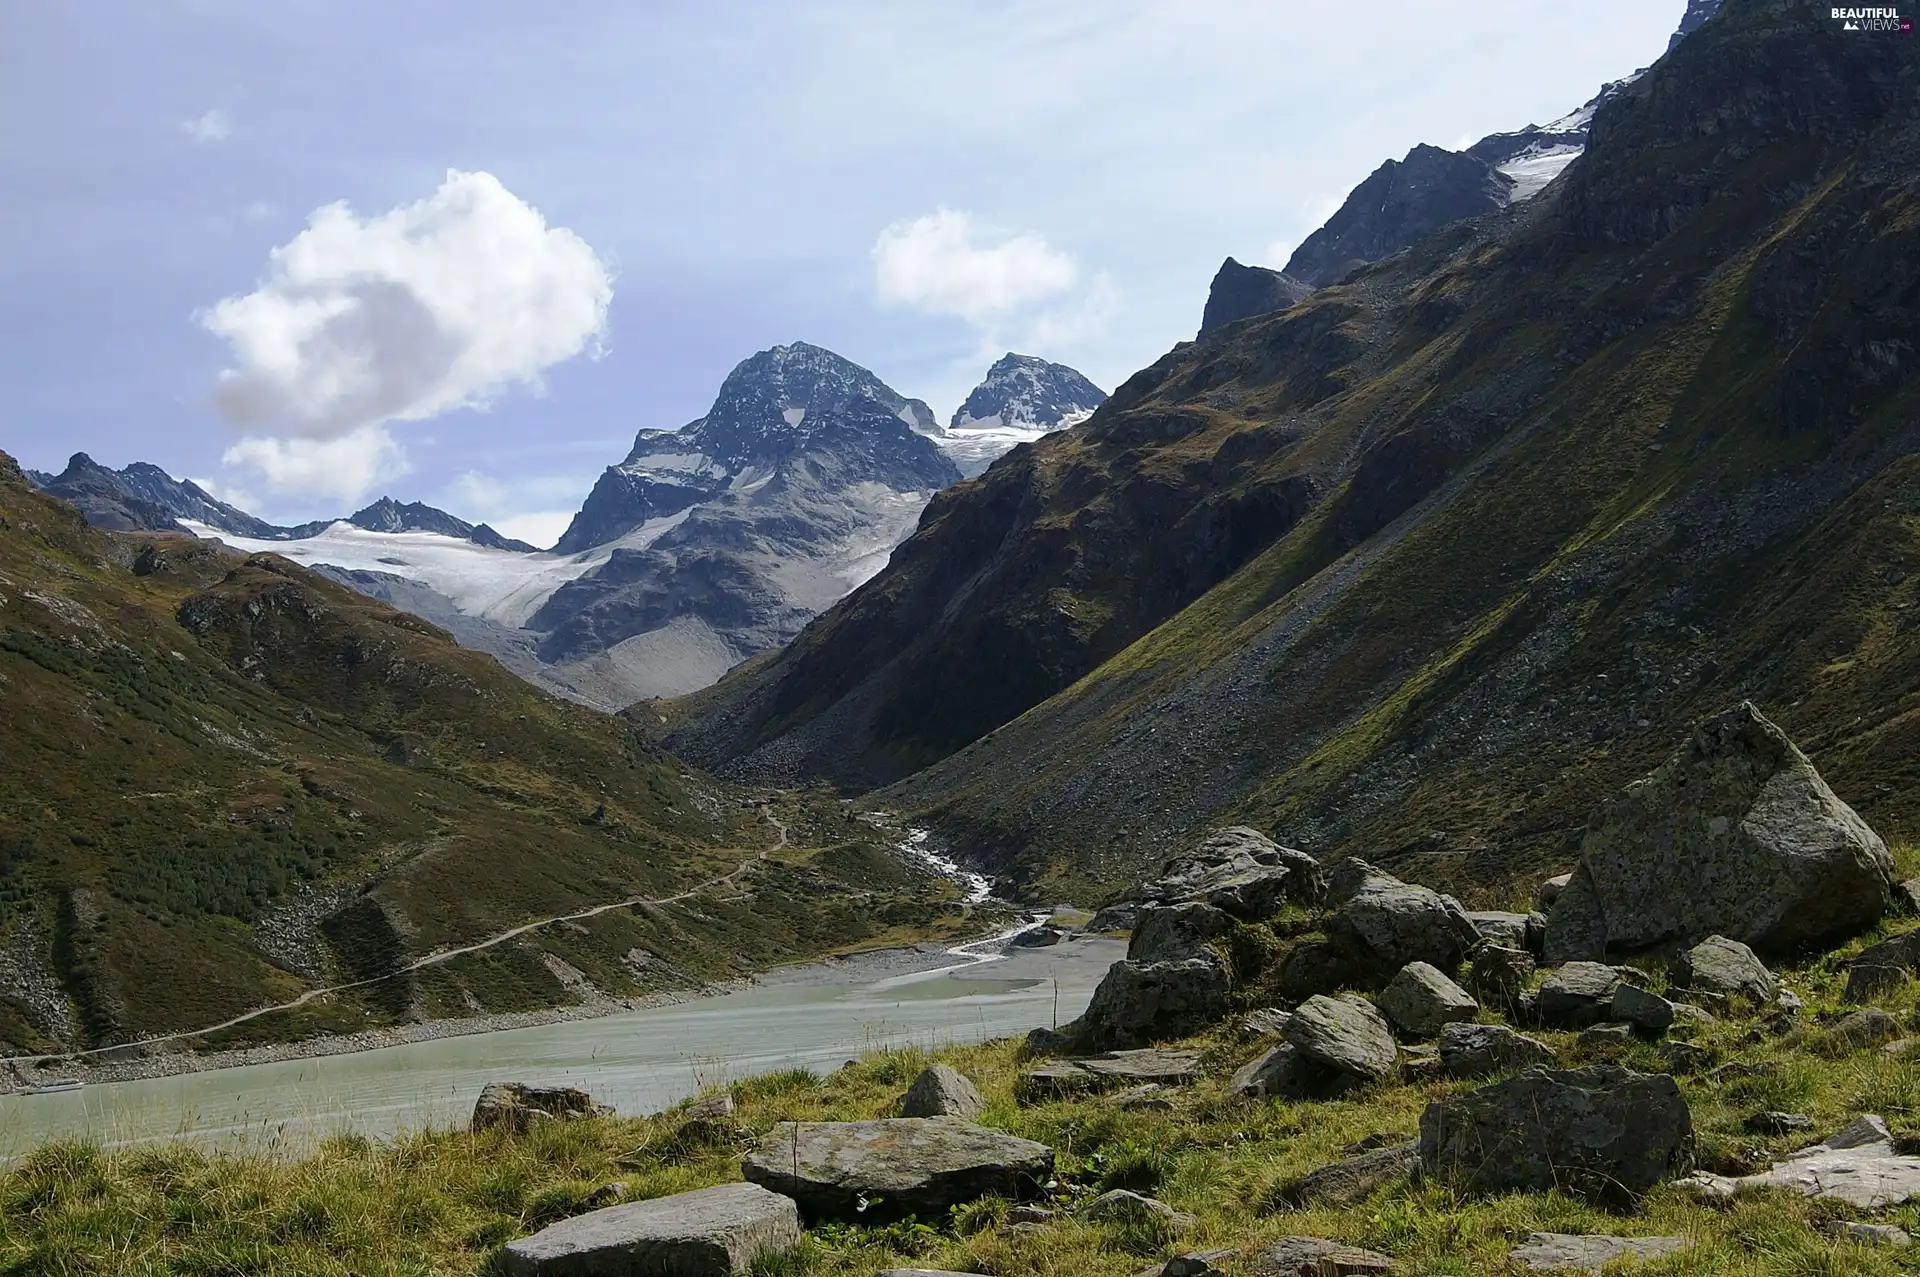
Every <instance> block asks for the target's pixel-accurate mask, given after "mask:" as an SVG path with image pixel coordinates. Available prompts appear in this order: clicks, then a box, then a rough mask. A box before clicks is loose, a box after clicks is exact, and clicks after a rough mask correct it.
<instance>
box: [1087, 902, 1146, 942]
mask: <svg viewBox="0 0 1920 1277" xmlns="http://www.w3.org/2000/svg"><path fill="white" fill-rule="evenodd" d="M1139 917H1140V906H1139V905H1137V904H1135V903H1134V902H1133V901H1131V900H1123V901H1121V902H1120V903H1118V904H1111V905H1108V906H1106V907H1105V908H1104V909H1102V910H1100V912H1098V913H1096V914H1094V915H1093V917H1092V918H1091V919H1089V920H1088V922H1087V930H1088V931H1090V932H1092V933H1093V934H1094V935H1106V934H1110V933H1112V932H1116V931H1132V930H1133V924H1134V923H1135V922H1136V921H1138V920H1139Z"/></svg>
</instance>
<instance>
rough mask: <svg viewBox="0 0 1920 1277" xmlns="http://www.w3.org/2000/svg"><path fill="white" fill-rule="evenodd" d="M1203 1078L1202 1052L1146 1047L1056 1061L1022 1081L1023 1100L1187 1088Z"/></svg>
mask: <svg viewBox="0 0 1920 1277" xmlns="http://www.w3.org/2000/svg"><path fill="white" fill-rule="evenodd" d="M1199 1077H1200V1053H1199V1052H1198V1051H1162V1050H1155V1049H1153V1048H1151V1047H1143V1048H1139V1049H1136V1050H1132V1051H1109V1052H1107V1053H1106V1054H1104V1055H1089V1056H1081V1057H1079V1058H1077V1059H1070V1060H1054V1061H1052V1062H1050V1063H1047V1064H1043V1065H1041V1066H1040V1067H1039V1068H1036V1069H1029V1070H1028V1071H1027V1072H1026V1073H1025V1074H1023V1075H1022V1076H1021V1079H1020V1086H1019V1090H1020V1098H1021V1099H1022V1100H1023V1101H1026V1102H1028V1103H1032V1102H1034V1101H1036V1100H1041V1099H1048V1098H1052V1097H1056V1096H1069V1095H1090V1094H1096V1093H1098V1092H1102V1091H1111V1090H1113V1089H1115V1088H1116V1087H1123V1086H1139V1085H1143V1084H1146V1083H1154V1084H1156V1085H1160V1086H1185V1085H1187V1084H1188V1083H1190V1082H1194V1081H1197V1080H1198V1079H1199Z"/></svg>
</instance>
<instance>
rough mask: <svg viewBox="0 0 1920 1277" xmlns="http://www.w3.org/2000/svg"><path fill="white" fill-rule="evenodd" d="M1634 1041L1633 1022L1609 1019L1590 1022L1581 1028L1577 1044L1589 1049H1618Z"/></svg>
mask: <svg viewBox="0 0 1920 1277" xmlns="http://www.w3.org/2000/svg"><path fill="white" fill-rule="evenodd" d="M1632 1041H1633V1026H1632V1025H1631V1024H1626V1023H1623V1022H1620V1021H1614V1020H1609V1021H1607V1022H1606V1023H1604V1024H1590V1025H1588V1026H1587V1027H1586V1028H1584V1029H1582V1030H1580V1037H1579V1038H1578V1039H1577V1045H1578V1046H1580V1047H1581V1048H1582V1049H1583V1050H1587V1051H1593V1050H1601V1051H1617V1050H1619V1049H1620V1048H1622V1047H1624V1046H1626V1045H1627V1044H1628V1043H1630V1042H1632Z"/></svg>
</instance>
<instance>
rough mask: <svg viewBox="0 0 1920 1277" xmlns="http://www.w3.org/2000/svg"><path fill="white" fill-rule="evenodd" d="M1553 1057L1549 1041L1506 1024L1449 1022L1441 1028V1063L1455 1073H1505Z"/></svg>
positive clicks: (1472, 1074) (1448, 1071) (1476, 1074)
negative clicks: (1531, 1036) (1515, 1030)
mask: <svg viewBox="0 0 1920 1277" xmlns="http://www.w3.org/2000/svg"><path fill="white" fill-rule="evenodd" d="M1552 1059H1553V1051H1552V1050H1551V1049H1550V1048H1549V1047H1548V1046H1547V1044H1546V1043H1544V1042H1541V1041H1539V1040H1538V1039H1535V1038H1530V1037H1528V1036H1527V1035H1526V1034H1524V1033H1516V1032H1514V1031H1513V1030H1512V1029H1509V1028H1508V1027H1507V1026H1506V1025H1504V1024H1449V1025H1447V1026H1446V1027H1444V1028H1442V1029H1441V1030H1440V1067H1441V1068H1442V1069H1443V1070H1444V1071H1445V1072H1447V1073H1449V1074H1451V1075H1452V1076H1454V1077H1475V1076H1478V1075H1479V1074H1482V1073H1505V1072H1508V1071H1510V1070H1512V1069H1525V1068H1532V1067H1534V1066H1535V1065H1540V1064H1545V1063H1547V1062H1548V1061H1550V1060H1552Z"/></svg>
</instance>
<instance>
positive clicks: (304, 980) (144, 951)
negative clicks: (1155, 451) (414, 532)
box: [0, 455, 945, 1055]
mask: <svg viewBox="0 0 1920 1277" xmlns="http://www.w3.org/2000/svg"><path fill="white" fill-rule="evenodd" d="M0 717H4V720H5V722H6V724H7V730H6V731H5V732H0V1053H4V1054H8V1055H12V1054H16V1053H19V1052H22V1051H39V1050H47V1049H55V1048H61V1047H72V1046H76V1045H98V1044H105V1043H114V1042H126V1041H130V1040H133V1039H136V1038H139V1037H142V1036H146V1035H151V1034H156V1033H170V1032H176V1031H181V1030H193V1029H197V1028H199V1027H201V1026H205V1025H210V1024H214V1023H218V1022H220V1021H223V1020H225V1019H227V1018H229V1017H232V1016H236V1015H240V1014H242V1013H244V1012H247V1011H250V1010H252V1009H255V1008H258V1007H262V1006H266V1005H271V1004H277V1003H282V1002H286V1001H290V1000H292V999H294V998H296V997H298V996H299V995H301V994H302V993H304V992H308V991H312V990H315V989H319V988H321V987H323V986H332V985H335V984H340V983H344V982H347V981H352V980H370V981H373V983H371V984H367V985H364V986H361V987H358V988H355V989H350V990H345V991H342V992H339V993H335V994H332V995H330V996H327V997H324V998H318V999H315V1000H313V1001H310V1002H308V1003H307V1004H306V1005H304V1006H303V1007H301V1008H299V1009H298V1010H295V1011H290V1012H286V1013H277V1014H275V1015H273V1016H270V1017H266V1018H262V1019H260V1020H257V1021H251V1022H249V1023H248V1024H247V1025H245V1026H243V1027H241V1028H236V1029H233V1030H229V1031H226V1032H224V1033H222V1034H220V1035H217V1037H215V1038H213V1039H202V1042H203V1044H205V1043H206V1042H209V1041H211V1042H213V1043H215V1044H222V1045H235V1044H241V1043H245V1042H248V1041H260V1040H284V1039H289V1038H297V1037H301V1036H304V1035H306V1034H309V1033H314V1032H320V1031H336V1032H339V1031H357V1030H359V1029H362V1028H368V1027H378V1026H382V1025H389V1024H393V1023H396V1022H400V1021H411V1020H417V1019H423V1018H434V1017H443V1016H464V1015H469V1014H472V1013H473V1012H475V1011H476V1010H487V1011H512V1010H527V1009H534V1008H540V1007H549V1006H559V1005H565V1004H571V1003H578V1002H581V1001H583V1000H591V999H596V998H605V997H616V996H617V997H625V996H634V995H642V994H646V993H649V992H659V991H661V990H663V989H669V988H674V989H684V988H687V987H689V986H691V985H694V984H697V983H698V982H700V981H703V980H706V979H710V978H714V977H726V976H734V975H737V974H740V973H741V972H742V971H743V970H745V969H747V968H748V967H749V966H752V965H763V964H766V963H769V962H775V961H784V960H791V959H792V958H795V957H798V956H802V955H807V954H813V953H818V952H820V951H821V950H823V949H827V948H833V947H838V946H840V945H844V944H848V943H853V942H856V941H858V940H859V939H861V938H863V937H868V936H872V935H874V934H876V933H877V932H878V931H879V930H881V929H883V928H894V927H909V928H912V927H919V926H923V925H925V924H927V923H930V922H933V921H934V920H936V919H938V918H939V917H941V916H942V915H943V912H944V910H945V907H944V906H943V905H941V904H940V903H939V901H938V899H937V898H936V897H938V896H940V895H941V894H942V893H943V891H944V889H942V888H937V887H935V886H934V885H932V884H930V883H928V882H927V881H925V880H923V879H922V878H920V877H919V876H918V875H917V874H916V873H915V872H913V871H912V870H910V869H908V868H907V867H906V866H905V865H904V864H903V863H902V862H900V861H899V860H898V858H896V857H895V856H893V855H892V853H890V852H888V851H887V850H886V848H885V847H884V846H882V845H881V844H880V842H879V841H877V839H878V835H873V834H871V832H870V831H869V832H868V833H863V832H862V828H863V827H860V826H857V825H854V824H852V823H850V822H849V821H848V819H847V817H846V815H845V814H844V812H843V811H842V810H841V809H840V808H839V806H838V804H837V803H831V802H828V803H824V804H821V805H819V806H818V807H815V806H809V805H808V803H807V802H806V801H800V802H797V803H795V802H789V801H787V800H780V805H779V806H777V807H775V808H772V809H768V810H770V811H772V813H773V815H774V816H775V817H777V818H778V820H779V821H780V822H782V823H784V824H785V825H786V826H787V827H788V828H789V829H790V830H791V831H792V836H791V837H789V836H786V835H785V834H784V833H777V831H776V829H775V826H774V821H773V820H770V819H768V818H767V817H764V816H763V815H762V814H761V809H760V808H758V807H749V806H748V805H747V804H746V801H745V800H746V798H747V797H748V796H747V795H744V794H741V793H740V792H738V791H736V790H733V789H731V788H729V787H728V786H725V785H723V784H720V783H718V782H715V781H713V780H711V779H710V778H708V777H705V776H702V775H699V774H697V773H695V772H693V771H692V770H691V769H689V768H687V767H685V766H684V765H682V764H681V763H679V762H678V761H677V760H675V759H672V758H670V757H668V756H666V755H664V754H662V753H661V752H660V751H659V750H657V749H656V748H654V747H653V746H651V745H649V744H648V743H647V742H646V741H644V740H643V739H642V738H641V736H640V734H639V733H638V732H637V731H636V730H635V728H634V725H633V724H631V723H628V722H626V721H624V720H621V719H618V718H613V717H609V716H607V715H603V714H598V713H595V712H592V711H590V710H586V709H583V708H580V707H579V706H576V705H572V704H569V703H567V702H565V701H561V700H556V699H555V698H553V697H550V696H547V695H544V694H542V693H540V692H539V691H537V690H536V689H534V688H532V687H530V686H528V685H526V684H525V683H522V682H521V681H519V680H517V679H515V678H513V677H512V676H511V675H510V674H508V673H507V672H506V671H504V670H502V669H501V668H500V667H499V666H498V665H497V664H495V663H494V661H492V660H491V659H489V658H487V657H483V656H480V655H477V654H474V653H471V652H466V651H463V650H461V649H460V648H459V647H456V646H455V645H454V644H453V643H452V642H451V641H450V639H449V638H448V636H447V635H446V634H445V633H444V632H442V631H440V630H438V629H437V628H435V627H433V626H431V625H429V624H427V623H425V622H423V621H420V620H418V619H417V618H415V617H412V616H409V615H407V614H405V613H402V612H396V611H393V610H391V609H389V608H386V607H384V606H382V605H380V604H378V603H375V602H372V601H370V600H369V599H366V598H364V597H362V596H361V595H359V594H356V593H353V592H351V591H349V590H346V589H343V588H341V587H340V586H337V585H335V584H332V583H331V582H328V581H325V580H323V579H321V578H320V577H318V576H316V575H314V574H312V573H309V572H307V571H305V570H303V569H301V568H299V567H297V566H294V565H293V564H291V563H290V562H288V561H287V560H286V559H284V558H281V557H279V556H277V555H272V554H256V555H251V556H247V555H242V554H238V553H235V552H233V551H231V550H228V549H227V548H225V547H222V546H218V545H214V544H211V543H208V542H203V541H197V540H195V539H194V538H191V537H188V536H185V535H180V534H169V533H164V532H159V533H146V532H142V533H136V534H125V535H123V534H118V533H113V532H106V531H101V530H99V529H96V528H93V527H89V526H88V525H87V523H86V522H84V521H83V519H82V518H81V517H80V516H79V515H78V514H77V513H76V512H75V511H74V510H73V508H72V507H70V506H68V505H66V504H64V503H63V502H61V501H57V500H54V499H51V498H49V497H47V496H45V495H43V494H40V493H37V492H35V491H34V490H33V489H32V488H31V487H29V486H28V484H27V483H26V482H25V479H24V476H23V475H22V474H21V472H20V471H19V469H18V468H17V467H16V466H15V465H14V463H13V461H12V459H11V458H8V457H5V456H4V455H0ZM776 843H777V844H778V846H779V847H780V848H782V850H781V853H780V855H779V856H778V857H775V858H772V859H766V860H762V858H761V856H760V852H761V850H762V849H772V848H773V847H774V846H775V845H776ZM725 874H732V875H734V876H733V877H731V878H730V879H728V880H727V881H726V882H725V883H724V884H721V885H720V886H719V887H718V888H717V889H713V890H703V889H702V888H701V886H700V884H702V883H706V882H709V881H710V880H714V879H716V878H718V877H720V876H721V875H725ZM683 891H692V892H693V894H692V895H691V896H689V897H688V898H687V899H686V900H685V901H684V902H681V903H671V904H658V905H646V906H643V907H637V908H631V909H629V908H619V909H610V910H608V911H606V912H604V913H600V914H596V915H594V916H593V917H590V918H580V919H577V920H575V921H574V922H571V923H569V924H568V925H567V926H565V927H548V928H539V929H536V930H533V931H529V932H527V933H525V934H524V935H521V936H519V937H518V938H516V939H514V940H513V941H512V942H511V943H508V944H502V945H499V946H497V947H493V948H489V949H486V950H483V951H481V952H477V953H473V954H470V955H467V956H462V957H457V958H454V959H452V960H449V961H446V962H444V963H440V964H437V965H432V966H428V967H425V968H422V969H420V970H418V971H409V970H407V969H406V968H407V967H408V965H409V964H410V963H412V962H414V961H416V960H418V959H420V958H422V957H424V956H426V955H429V954H433V953H436V952H441V951H445V950H448V949H453V948H458V947H461V946H464V945H469V944H474V943H476V942H479V941H481V940H484V939H487V938H489V937H492V936H494V935H497V934H499V933H500V932H501V931H503V930H505V929H507V928H511V927H516V926H520V925H522V924H525V923H528V922H533V921H538V920H541V919H546V918H551V917H554V916H556V915H561V914H569V913H578V912H580V911H583V910H586V909H589V908H593V907H597V906H600V905H605V904H612V903H615V902H618V901H622V900H627V899H634V898H646V899H649V900H653V899H658V898H662V897H668V896H674V895H677V894H678V893H680V892H683ZM160 1049H165V1048H160Z"/></svg>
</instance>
